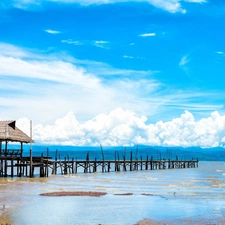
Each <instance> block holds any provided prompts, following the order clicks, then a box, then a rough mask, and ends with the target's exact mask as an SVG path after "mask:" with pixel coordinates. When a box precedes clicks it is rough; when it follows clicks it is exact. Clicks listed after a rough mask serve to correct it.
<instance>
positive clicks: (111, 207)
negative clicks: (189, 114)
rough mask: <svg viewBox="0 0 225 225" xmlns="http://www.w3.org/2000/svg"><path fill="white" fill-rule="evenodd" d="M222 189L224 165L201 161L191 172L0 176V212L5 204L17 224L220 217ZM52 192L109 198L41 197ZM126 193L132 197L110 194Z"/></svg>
mask: <svg viewBox="0 0 225 225" xmlns="http://www.w3.org/2000/svg"><path fill="white" fill-rule="evenodd" d="M224 187H225V162H200V163H199V168H193V169H176V170H154V171H133V172H116V173H115V172H111V173H95V174H93V173H91V174H77V175H67V176H62V175H57V176H55V175H54V176H50V177H48V178H38V177H35V178H31V179H30V178H13V179H11V178H7V179H6V178H0V192H1V195H0V208H1V205H3V204H5V205H6V208H8V209H10V210H12V211H13V213H12V214H11V215H12V220H13V221H14V222H15V224H17V225H31V224H32V225H41V224H49V225H51V224H60V225H62V224H110V225H111V224H121V225H131V224H135V223H136V222H138V221H139V220H141V219H144V218H150V219H168V218H184V217H195V216H196V217H199V216H204V217H206V216H208V217H209V218H210V217H215V218H223V217H224V215H225V203H224V200H223V199H224V196H225V192H224ZM52 191H103V192H107V195H106V196H102V197H44V196H40V195H39V194H40V193H45V192H52ZM128 192H129V193H133V195H131V196H115V195H114V194H121V193H128ZM142 194H153V195H154V196H144V195H142Z"/></svg>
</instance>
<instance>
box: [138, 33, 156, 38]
mask: <svg viewBox="0 0 225 225" xmlns="http://www.w3.org/2000/svg"><path fill="white" fill-rule="evenodd" d="M155 35H156V34H155V33H146V34H140V35H139V36H140V37H154V36H155Z"/></svg>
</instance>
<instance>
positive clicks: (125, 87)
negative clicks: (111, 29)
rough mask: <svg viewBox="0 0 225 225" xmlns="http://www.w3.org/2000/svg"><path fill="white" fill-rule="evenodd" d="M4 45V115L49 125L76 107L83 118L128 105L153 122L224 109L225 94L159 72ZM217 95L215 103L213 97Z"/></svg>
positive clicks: (0, 100) (0, 55)
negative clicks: (172, 82)
mask: <svg viewBox="0 0 225 225" xmlns="http://www.w3.org/2000/svg"><path fill="white" fill-rule="evenodd" d="M0 49H1V52H0V82H1V85H0V107H1V109H2V110H1V115H0V117H1V118H2V119H3V120H8V119H16V118H23V117H26V118H29V119H32V120H33V121H34V123H35V124H38V123H39V124H42V126H46V124H51V123H52V122H53V121H55V120H56V118H61V117H62V115H65V114H66V112H69V111H72V112H74V114H75V115H76V118H77V119H78V120H79V121H80V123H82V121H86V120H88V119H89V118H92V117H94V116H95V115H98V114H100V113H103V112H104V113H106V112H109V111H111V110H113V109H115V108H118V107H123V109H124V110H133V111H135V112H136V113H137V114H138V115H145V116H148V117H150V118H151V120H152V121H153V120H155V117H157V118H159V117H163V118H164V119H166V118H171V115H172V114H174V115H177V114H178V113H180V110H182V111H183V109H189V110H192V111H195V113H197V112H198V113H207V112H208V111H211V110H212V109H213V110H219V109H220V110H221V109H223V105H222V104H219V102H220V101H221V102H223V101H222V100H221V99H224V97H225V96H224V93H222V92H221V93H220V95H218V93H216V92H215V93H213V92H204V93H201V92H200V93H199V92H196V91H195V90H191V92H190V91H188V90H187V91H186V92H185V91H184V90H183V91H181V90H176V89H173V88H172V87H168V86H167V85H165V84H162V83H161V82H159V81H158V80H156V79H155V78H154V77H155V75H156V74H157V73H160V72H157V71H151V70H150V71H136V70H125V69H119V68H113V67H112V66H110V65H108V64H105V63H101V62H93V61H88V60H78V59H74V58H72V57H70V56H65V55H63V54H60V53H55V54H51V55H49V54H47V55H44V54H40V53H36V52H34V51H31V50H29V51H28V50H26V49H22V48H18V47H16V46H13V45H8V44H1V43H0ZM12 65H13V66H12ZM212 96H214V97H213V99H214V104H213V103H212V102H210V99H212ZM220 98H221V99H220ZM168 111H169V112H170V113H168ZM165 112H166V114H165ZM115 132H118V131H117V130H114V131H113V133H115ZM127 132H128V130H127Z"/></svg>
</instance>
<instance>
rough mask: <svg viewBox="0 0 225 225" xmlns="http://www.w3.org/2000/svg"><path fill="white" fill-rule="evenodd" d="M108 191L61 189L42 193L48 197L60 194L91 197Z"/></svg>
mask: <svg viewBox="0 0 225 225" xmlns="http://www.w3.org/2000/svg"><path fill="white" fill-rule="evenodd" d="M106 194H107V193H106V192H95V191H60V192H50V193H42V194H40V195H41V196H48V197H59V196H90V197H100V196H103V195H106Z"/></svg>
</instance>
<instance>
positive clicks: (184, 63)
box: [179, 55, 190, 66]
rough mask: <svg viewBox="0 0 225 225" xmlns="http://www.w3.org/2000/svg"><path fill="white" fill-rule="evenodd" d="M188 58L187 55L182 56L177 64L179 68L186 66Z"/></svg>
mask: <svg viewBox="0 0 225 225" xmlns="http://www.w3.org/2000/svg"><path fill="white" fill-rule="evenodd" d="M188 57H189V55H185V56H183V57H182V58H181V60H180V62H179V66H184V65H186V64H187V63H188V62H189V61H190V59H189V58H188Z"/></svg>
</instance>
